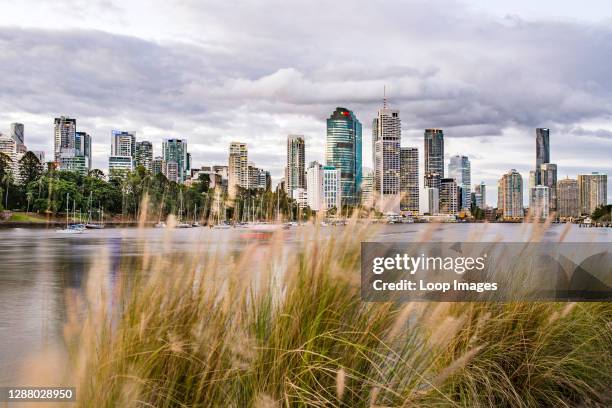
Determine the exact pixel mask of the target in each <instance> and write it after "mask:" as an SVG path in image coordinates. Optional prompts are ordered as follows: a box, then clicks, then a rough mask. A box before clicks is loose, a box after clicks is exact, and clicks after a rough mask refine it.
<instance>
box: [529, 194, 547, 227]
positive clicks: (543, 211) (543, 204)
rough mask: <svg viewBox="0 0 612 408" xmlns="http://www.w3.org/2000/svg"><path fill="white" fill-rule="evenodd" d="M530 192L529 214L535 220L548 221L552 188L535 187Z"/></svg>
mask: <svg viewBox="0 0 612 408" xmlns="http://www.w3.org/2000/svg"><path fill="white" fill-rule="evenodd" d="M529 190H530V191H529V214H530V215H531V216H532V217H533V219H534V220H545V219H547V218H548V215H549V214H550V188H549V187H547V186H535V187H531V188H530V189H529Z"/></svg>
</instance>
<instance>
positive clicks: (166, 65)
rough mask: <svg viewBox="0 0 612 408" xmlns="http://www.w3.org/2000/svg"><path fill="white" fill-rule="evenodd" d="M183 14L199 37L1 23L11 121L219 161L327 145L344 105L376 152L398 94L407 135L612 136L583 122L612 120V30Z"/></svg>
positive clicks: (421, 11)
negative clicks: (60, 118)
mask: <svg viewBox="0 0 612 408" xmlns="http://www.w3.org/2000/svg"><path fill="white" fill-rule="evenodd" d="M77 1H78V0H77ZM115 4H116V3H115ZM77 5H78V6H79V7H81V8H83V7H85V6H83V5H82V3H78V4H77ZM175 9H176V18H180V19H181V22H184V25H185V26H189V27H192V29H193V30H194V31H193V33H200V34H201V35H200V36H199V38H198V39H197V41H190V42H178V41H160V42H154V41H151V40H146V39H142V38H136V37H129V36H124V35H116V34H112V33H106V32H100V31H87V30H37V29H20V28H14V27H0V59H1V60H0V62H1V63H0V112H9V113H11V112H12V113H15V112H26V113H32V114H36V115H39V116H42V117H48V118H49V130H46V131H45V133H43V130H44V129H42V128H38V127H34V128H33V130H34V131H35V132H39V133H37V134H34V135H32V139H30V140H43V139H44V138H48V137H49V135H50V132H51V131H50V126H51V120H52V117H53V116H54V115H58V114H69V115H73V116H76V117H77V118H79V120H80V122H81V123H82V124H83V125H86V126H89V127H91V129H88V130H90V131H91V133H92V134H94V135H95V137H96V143H99V144H104V145H106V144H107V140H108V139H107V138H108V132H109V131H110V129H111V128H113V127H119V126H126V127H129V128H134V129H136V130H137V131H138V132H139V133H140V134H142V135H143V136H144V137H147V135H146V134H145V130H144V129H150V128H153V129H155V131H156V136H155V137H158V138H159V137H163V136H162V135H178V136H183V137H187V138H188V139H189V141H190V144H191V145H203V146H211V147H213V148H212V149H206V148H202V149H194V151H195V152H196V154H197V155H198V156H196V157H194V158H195V159H196V161H203V162H206V161H209V160H218V157H220V156H218V154H217V153H216V152H219V151H220V147H222V148H223V149H225V148H226V146H225V145H224V144H225V143H226V142H227V141H229V140H236V139H244V140H246V141H247V142H249V143H250V144H252V145H253V149H251V150H252V151H253V152H254V154H259V153H258V152H259V151H260V149H261V150H264V149H268V150H270V151H272V150H274V151H275V153H274V154H275V155H276V157H277V161H282V157H283V151H282V146H283V143H284V139H283V137H284V135H286V134H287V133H290V132H293V133H304V134H305V135H306V136H307V137H311V138H312V139H311V140H313V145H318V146H322V143H321V139H323V138H324V120H325V118H326V117H327V116H328V115H329V113H330V112H331V111H332V110H333V109H334V108H335V107H336V106H346V107H348V108H350V109H353V110H354V111H355V113H356V114H357V116H358V117H359V118H360V120H361V121H362V123H363V124H364V135H365V137H364V139H365V140H364V144H365V145H367V144H368V143H369V137H368V136H369V124H370V123H371V119H372V117H373V116H374V115H375V113H376V110H377V109H378V107H379V106H380V104H381V98H382V89H383V86H387V90H388V95H389V100H390V105H391V106H392V107H396V108H398V109H400V111H401V116H402V122H403V126H404V131H405V133H406V134H412V133H414V134H418V133H419V132H422V129H423V128H425V127H443V128H444V129H445V131H446V133H447V134H448V135H449V137H457V138H469V137H481V136H486V137H490V138H495V137H499V135H501V134H502V132H503V130H504V129H506V128H509V127H515V128H521V129H525V132H524V134H525V137H532V130H529V129H532V128H533V127H535V126H540V125H542V126H547V127H551V128H554V129H558V130H559V132H563V134H564V135H566V136H564V137H569V136H570V135H574V136H576V135H585V136H587V135H588V136H595V137H598V138H603V139H607V140H609V139H610V135H611V134H612V133H611V132H610V131H607V130H605V129H602V130H598V131H587V130H585V129H582V128H579V127H575V128H572V127H573V126H576V125H575V124H577V123H585V122H588V121H592V120H595V121H598V120H603V121H605V120H608V119H610V112H611V111H612V102H611V101H612V78H611V77H610V75H609V72H610V71H611V68H612V30H611V29H610V28H609V26H605V25H595V24H593V25H586V24H580V23H569V22H554V21H538V22H528V21H523V20H520V19H518V18H514V19H507V20H504V21H497V20H494V19H492V18H485V17H484V16H476V15H472V14H469V13H467V12H465V10H464V9H463V6H462V5H461V4H460V3H458V2H449V1H433V2H424V1H423V2H406V3H404V2H396V3H391V2H383V3H380V4H379V3H377V2H370V1H358V2H352V3H350V5H347V4H345V3H333V2H332V3H330V2H318V1H313V2H309V3H307V4H299V5H296V4H293V3H291V2H283V1H280V0H279V1H276V0H275V1H271V2H266V3H260V2H240V1H238V2H232V3H231V4H228V3H222V2H208V3H202V2H199V1H198V2H192V1H181V2H178V3H177V4H175ZM110 10H111V11H112V8H110ZM272 11H273V12H272ZM116 12H117V13H119V14H121V11H116ZM431 22H435V25H432V23H431ZM193 33H192V34H193ZM195 36H196V35H195V34H194V35H193V36H192V37H190V39H192V38H193V37H195ZM2 117H4V116H2V115H0V119H1V118H2ZM26 125H27V124H26ZM2 126H5V125H2ZM39 129H40V130H39ZM466 143H471V142H466ZM492 145H494V143H492ZM256 146H257V147H256ZM482 146H486V145H485V144H479V145H478V146H477V148H486V147H482ZM607 146H609V145H607ZM473 148H476V147H473ZM466 150H469V148H467V149H466ZM223 151H224V150H223ZM256 152H257V153H256ZM466 153H467V152H466ZM529 153H530V154H531V152H529ZM271 154H272V153H271ZM274 154H272V155H274ZM364 156H365V157H368V156H369V155H368V154H367V153H365V152H364ZM261 157H262V159H261V160H264V159H265V160H268V159H269V157H268V156H261ZM531 161H532V160H531V157H529V158H528V159H526V162H528V163H530V162H531ZM258 164H259V163H258ZM515 167H516V166H515ZM504 170H506V169H500V172H501V171H504Z"/></svg>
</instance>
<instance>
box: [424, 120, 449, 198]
mask: <svg viewBox="0 0 612 408" xmlns="http://www.w3.org/2000/svg"><path fill="white" fill-rule="evenodd" d="M423 151H424V160H425V174H424V176H425V187H436V186H432V185H428V180H432V179H436V177H434V176H433V175H434V174H438V176H439V178H444V132H443V131H442V129H425V137H424V150H423Z"/></svg>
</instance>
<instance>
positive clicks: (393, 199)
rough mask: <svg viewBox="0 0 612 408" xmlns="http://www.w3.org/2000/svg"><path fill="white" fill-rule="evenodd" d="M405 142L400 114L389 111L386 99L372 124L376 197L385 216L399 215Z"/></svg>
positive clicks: (377, 203) (377, 204) (377, 205)
mask: <svg viewBox="0 0 612 408" xmlns="http://www.w3.org/2000/svg"><path fill="white" fill-rule="evenodd" d="M401 138H402V129H401V121H400V117H399V111H398V110H395V109H389V108H388V107H387V102H386V99H385V100H384V103H383V107H382V108H381V109H379V110H378V116H377V117H376V118H375V119H374V120H373V122H372V145H373V146H372V149H373V150H372V153H373V163H374V194H375V200H376V207H377V208H378V209H379V210H380V211H382V212H395V213H399V209H400V154H401V153H400V143H401Z"/></svg>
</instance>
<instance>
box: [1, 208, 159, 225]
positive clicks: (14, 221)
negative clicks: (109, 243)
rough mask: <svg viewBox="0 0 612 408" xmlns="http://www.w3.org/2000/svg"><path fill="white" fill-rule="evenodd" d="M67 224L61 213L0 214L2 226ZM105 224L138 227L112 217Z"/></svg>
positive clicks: (77, 220)
mask: <svg viewBox="0 0 612 408" xmlns="http://www.w3.org/2000/svg"><path fill="white" fill-rule="evenodd" d="M69 221H70V222H71V223H85V222H87V221H86V220H84V219H82V218H78V217H70V218H69ZM149 224H150V226H153V225H154V224H155V222H154V221H150V222H146V223H145V226H149ZM65 225H66V217H65V215H64V216H61V215H51V214H46V215H42V214H37V213H24V212H11V211H4V212H2V214H1V216H0V228H45V229H46V228H51V229H55V228H61V227H64V226H65ZM104 226H105V227H109V228H121V227H137V226H138V222H137V221H131V220H130V221H122V220H117V219H111V220H106V221H104Z"/></svg>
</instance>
